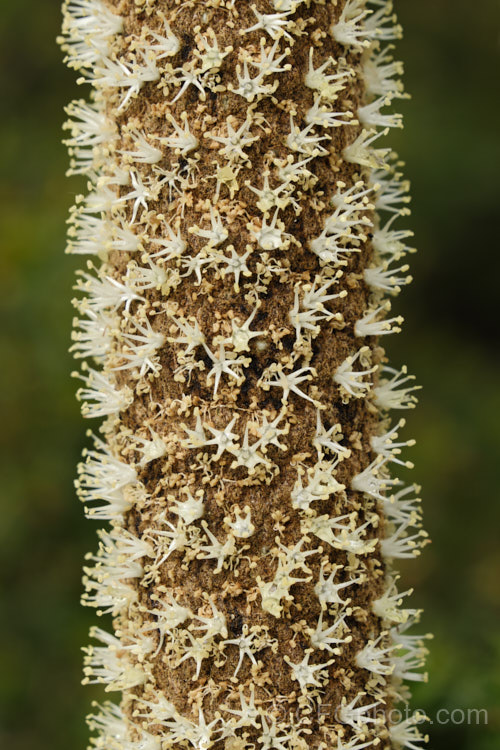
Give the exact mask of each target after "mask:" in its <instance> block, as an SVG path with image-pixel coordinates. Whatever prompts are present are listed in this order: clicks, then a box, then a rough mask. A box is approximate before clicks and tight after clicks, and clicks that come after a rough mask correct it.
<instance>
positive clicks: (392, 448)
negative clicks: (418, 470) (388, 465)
mask: <svg viewBox="0 0 500 750" xmlns="http://www.w3.org/2000/svg"><path fill="white" fill-rule="evenodd" d="M404 426H405V420H404V419H400V420H399V422H398V423H397V424H396V425H394V427H393V428H392V429H391V430H389V431H388V432H386V433H383V434H382V435H372V437H371V438H370V442H371V446H372V450H373V451H374V452H375V453H377V454H378V455H379V456H383V457H384V458H387V459H388V460H389V461H392V462H393V463H395V464H399V465H400V466H406V467H407V468H408V469H412V468H413V464H412V462H411V461H402V460H401V459H400V458H398V456H399V454H400V453H401V449H402V448H408V447H411V446H413V445H415V440H405V441H402V442H399V443H396V442H395V440H396V439H397V437H398V430H400V429H402V428H403V427H404Z"/></svg>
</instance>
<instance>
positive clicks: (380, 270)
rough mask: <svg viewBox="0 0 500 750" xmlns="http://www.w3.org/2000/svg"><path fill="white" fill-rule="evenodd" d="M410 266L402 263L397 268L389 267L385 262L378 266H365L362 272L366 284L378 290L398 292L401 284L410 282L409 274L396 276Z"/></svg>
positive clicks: (404, 284) (390, 292)
mask: <svg viewBox="0 0 500 750" xmlns="http://www.w3.org/2000/svg"><path fill="white" fill-rule="evenodd" d="M409 268H410V266H408V265H404V266H399V268H391V267H390V266H389V265H388V264H387V263H382V264H381V265H380V266H375V267H372V268H365V270H364V272H363V274H364V278H365V281H366V283H367V284H368V286H371V288H372V289H375V290H376V291H380V292H386V293H388V294H398V293H399V292H400V291H401V287H402V286H406V285H407V284H410V283H411V281H412V277H411V276H409V275H408V276H398V273H406V271H408V270H409Z"/></svg>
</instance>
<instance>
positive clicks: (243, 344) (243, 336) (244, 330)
mask: <svg viewBox="0 0 500 750" xmlns="http://www.w3.org/2000/svg"><path fill="white" fill-rule="evenodd" d="M259 307H260V303H257V304H256V305H255V307H254V309H253V310H252V312H251V313H250V315H249V317H248V318H247V319H246V320H245V322H244V323H243V325H241V326H239V325H238V323H237V320H238V318H233V319H232V320H231V327H232V333H231V337H230V338H229V339H225V341H224V343H227V344H232V345H233V351H235V352H249V351H250V346H249V344H250V341H251V340H252V339H253V338H255V337H256V336H265V334H266V333H267V331H251V330H250V324H251V323H252V322H253V319H254V318H255V315H256V313H257V310H258V309H259Z"/></svg>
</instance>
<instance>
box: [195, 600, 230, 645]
mask: <svg viewBox="0 0 500 750" xmlns="http://www.w3.org/2000/svg"><path fill="white" fill-rule="evenodd" d="M208 603H209V604H210V608H211V610H212V614H211V617H203V616H201V615H194V619H195V620H198V621H199V622H201V625H200V626H199V627H195V626H194V625H191V626H190V630H201V631H203V636H202V637H203V640H212V639H213V638H215V636H216V635H220V636H222V638H227V626H226V616H225V614H224V613H223V612H220V611H219V610H218V609H217V607H216V606H215V604H214V603H213V601H212V600H211V599H209V600H208Z"/></svg>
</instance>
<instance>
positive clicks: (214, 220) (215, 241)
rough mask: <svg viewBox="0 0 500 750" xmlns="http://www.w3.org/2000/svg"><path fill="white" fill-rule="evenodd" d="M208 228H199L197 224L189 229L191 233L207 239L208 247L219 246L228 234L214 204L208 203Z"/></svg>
mask: <svg viewBox="0 0 500 750" xmlns="http://www.w3.org/2000/svg"><path fill="white" fill-rule="evenodd" d="M209 211H210V229H200V227H198V226H193V227H191V228H190V229H189V231H190V232H191V233H192V234H195V235H196V236H197V237H202V238H203V239H206V240H208V246H209V247H219V245H222V243H223V242H225V240H227V238H228V236H229V232H228V231H227V229H226V227H225V226H224V224H223V223H222V219H221V217H220V214H219V212H218V210H217V208H215V207H214V206H212V205H210V208H209Z"/></svg>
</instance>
